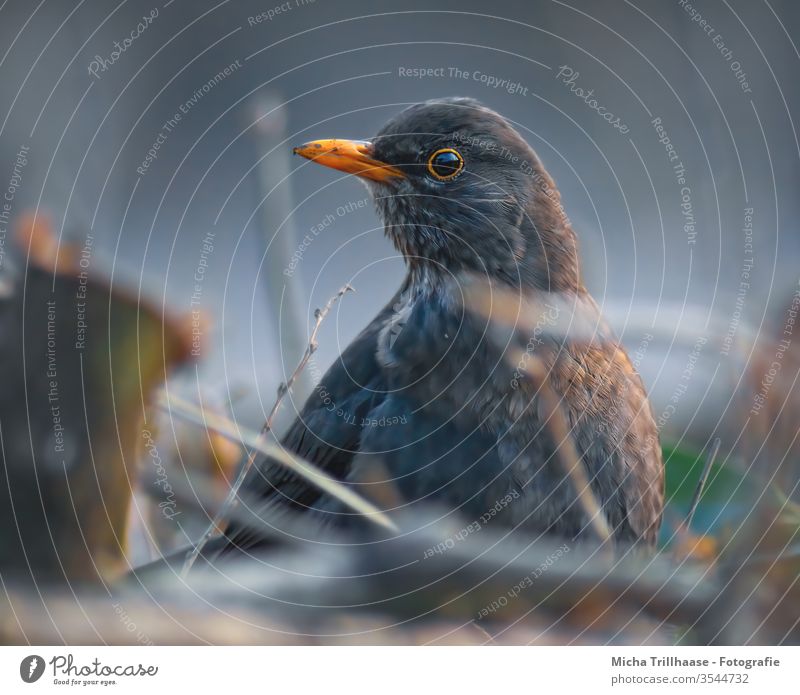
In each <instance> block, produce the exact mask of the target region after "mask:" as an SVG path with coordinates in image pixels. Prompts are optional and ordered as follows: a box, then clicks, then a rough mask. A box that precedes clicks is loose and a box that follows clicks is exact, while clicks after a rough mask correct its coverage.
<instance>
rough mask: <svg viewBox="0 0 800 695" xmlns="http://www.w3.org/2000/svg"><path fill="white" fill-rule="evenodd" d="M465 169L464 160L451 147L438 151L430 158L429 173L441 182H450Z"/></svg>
mask: <svg viewBox="0 0 800 695" xmlns="http://www.w3.org/2000/svg"><path fill="white" fill-rule="evenodd" d="M463 168H464V158H463V157H462V156H461V155H460V154H459V153H458V152H456V151H455V150H453V149H450V148H449V147H448V148H446V149H443V150H436V152H434V153H433V154H432V155H431V156H430V157H428V171H429V172H431V174H432V175H433V176H434V178H436V179H438V180H439V181H449V180H450V179H454V178H455V177H456V176H458V175H459V174H460V173H461V170H462V169H463Z"/></svg>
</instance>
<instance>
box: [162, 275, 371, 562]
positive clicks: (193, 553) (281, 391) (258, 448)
mask: <svg viewBox="0 0 800 695" xmlns="http://www.w3.org/2000/svg"><path fill="white" fill-rule="evenodd" d="M354 291H355V290H354V289H353V288H352V287H351V286H350V285H349V284H347V285H345V286H344V287H342V288H341V289H340V290H339V291H338V292H337V293H336V294H335V295H334V296H333V297H331V298H330V299H329V300H328V301H327V303H326V304H325V306H324V307H322V309H317V310H315V311H314V319H315V323H314V328H313V330H312V331H311V336H310V337H309V339H308V345H306V349H305V351H304V352H303V356H302V357H301V358H300V362H298V364H297V366H296V367H295V369H294V371H293V372H292V373H291V375H290V376H289V379H288V380H287V381H286V382H281V384H280V385H279V386H278V397H277V398H276V400H275V404H274V405H273V406H272V410H271V411H270V413H269V415H268V416H267V419H266V422H264V426H263V427H262V428H261V432H260V433H259V434H258V436H257V437H255V438H254V439H253V440H252V443H251V442H246V441H245V440H243V439H242V440H241V441H243V442H244V443H246V444H248V445H249V446H250V447H251V448H252V450H251V452H250V455H249V456H248V457H247V461H245V464H244V465H243V466H242V469H241V470H240V471H239V475H238V476H236V480H235V482H234V483H233V486H232V487H231V489H230V492H229V493H228V496H227V497H226V498H225V502H224V503H223V504H222V507H221V508H220V510H219V512H217V514H216V515H215V516H214V518H213V519H212V521H211V524H209V526H208V528H207V529H206V531H205V533H204V534H203V536H202V538H200V540H199V541H198V543H197V545H195V546H194V547H193V548H192V549H191V550H190V551H189V552H188V553H187V554H186V561H185V562H184V564H183V570H182V571H181V575H182V576H186V575H187V574H188V572H189V570H190V569H191V568H192V565H193V564H194V563H195V561H196V560H197V558H198V557H199V555H200V553H201V552H202V551H203V548H204V547H205V546H206V543H208V541H210V540H211V539H212V538H213V537H214V536H215V535H217V534H218V533H220V531H219V528H220V525H221V524H223V523H224V522H225V520H226V518H227V517H228V514H229V513H230V511H231V510H232V509H233V508H234V507H235V506H236V504H237V503H238V496H239V489H240V488H241V487H242V484H243V483H244V481H245V478H246V477H247V474H248V473H249V472H250V469H251V468H252V467H253V464H254V463H255V460H256V455H257V454H258V453H259V452H262V453H266V452H265V451H264V447H263V445H264V444H265V443H266V441H267V435H268V434H269V432H271V431H272V425H273V421H274V420H275V415H276V414H277V413H278V409H279V408H280V407H281V403H283V399H284V396H286V394H287V393H288V392H289V390H290V389H291V388H292V386H294V383H295V381H297V378H298V376H300V374H301V373H302V371H303V369H305V367H306V365H307V364H308V361H309V360H310V359H311V355H313V354H314V353H315V352H316V351H317V348H318V347H319V343H318V342H317V334H318V333H319V329H320V326H321V325H322V322H323V321H324V320H325V317H326V316H327V315H328V314H329V313H330V310H331V309H332V308H333V305H334V304H336V302H338V301H339V300H340V299H341V298H342V297H343V296H344V295H345V294H347V293H348V292H354ZM175 402H176V401H175V399H174V398H171V399H170V403H175ZM184 405H188V406H191V404H190V403H186V402H184ZM191 407H193V406H191ZM201 412H202V411H201ZM209 419H210V418H209V416H208V414H205V421H207V420H209ZM205 421H202V422H200V423H199V424H203V425H205V424H206V422H205ZM217 424H220V423H217ZM209 426H211V425H209ZM226 427H227V425H226ZM217 431H219V432H220V434H223V435H226V436H231V435H230V434H227V433H226V432H224V431H222V430H220V429H217ZM232 438H233V439H234V440H237V439H240V437H238V436H237V435H236V434H233V435H232ZM275 448H276V449H277V450H278V451H280V452H281V454H284V458H285V460H283V461H281V463H283V464H284V465H286V466H288V467H291V466H289V465H288V464H287V463H286V460H287V457H286V455H285V452H284V451H283V449H279V448H278V447H275ZM273 455H274V453H273ZM274 457H275V458H277V459H279V460H280V457H279V456H274ZM293 464H294V461H293ZM307 465H310V464H307ZM312 468H313V467H312ZM315 470H316V469H315ZM319 474H321V475H323V476H325V474H324V473H322V472H321V471H319ZM301 475H304V474H303V473H301ZM304 477H306V478H308V477H309V476H308V475H304ZM325 477H326V478H327V477H328V476H325ZM330 480H333V479H332V478H331V479H330ZM312 482H313V481H312ZM315 484H317V485H319V483H315ZM320 487H321V485H320ZM344 489H345V490H347V488H344ZM337 497H339V498H340V499H342V498H341V495H337ZM359 499H360V498H359ZM342 501H344V500H343V499H342ZM351 506H352V505H351Z"/></svg>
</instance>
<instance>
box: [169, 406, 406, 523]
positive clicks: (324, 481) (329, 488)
mask: <svg viewBox="0 0 800 695" xmlns="http://www.w3.org/2000/svg"><path fill="white" fill-rule="evenodd" d="M159 407H161V408H163V409H164V410H166V411H168V412H170V413H172V414H173V415H176V416H178V417H180V418H182V419H183V420H185V421H187V422H191V423H193V424H195V425H199V426H201V427H204V428H206V429H208V430H212V431H214V432H219V433H220V434H221V435H223V436H225V437H228V438H229V439H232V440H235V441H237V442H241V443H242V444H245V445H247V446H249V447H252V448H253V449H255V450H256V451H257V452H260V453H262V454H264V455H265V456H269V457H270V458H272V459H273V460H274V461H275V462H276V463H279V464H280V465H282V466H284V467H285V468H288V469H289V470H290V471H292V473H295V474H296V475H298V476H299V477H301V478H303V479H304V480H307V481H308V482H310V483H311V484H312V485H314V486H316V487H318V488H319V489H320V490H322V491H323V492H326V493H327V494H329V495H331V496H333V497H336V498H337V499H338V500H340V501H341V502H343V503H344V504H345V505H347V506H348V507H349V508H350V509H352V510H353V511H355V512H358V513H359V514H361V515H363V516H364V517H366V518H367V519H369V520H370V521H372V522H373V523H375V524H377V525H378V526H382V527H383V528H386V529H389V530H391V531H397V527H396V526H395V525H394V523H393V522H392V521H391V520H390V519H389V517H387V516H386V514H384V513H383V512H382V511H381V510H380V509H378V508H377V507H376V506H375V505H374V504H372V503H371V502H369V501H368V500H365V499H364V498H363V497H361V496H360V495H358V494H356V493H355V492H353V491H352V490H351V489H350V488H349V487H347V486H346V485H344V484H343V483H341V482H340V481H338V480H337V479H336V478H334V477H332V476H330V475H328V474H327V473H326V472H325V471H323V470H321V469H320V468H317V467H316V466H315V465H314V464H313V463H310V462H309V461H305V460H304V459H302V458H300V457H299V456H295V455H294V454H291V453H289V452H288V451H287V450H286V449H284V448H283V447H281V446H279V445H278V444H272V443H270V442H265V441H259V438H260V437H259V435H258V434H257V433H256V432H255V431H254V430H247V429H244V428H242V427H239V426H238V425H237V424H236V423H235V422H234V421H233V420H231V419H229V418H227V417H224V416H222V415H217V414H216V413H209V412H207V411H204V410H202V409H201V408H199V407H198V406H196V405H194V404H193V403H190V402H189V401H186V400H184V399H182V398H179V397H177V396H170V397H169V399H168V400H167V399H166V398H163V399H162V401H161V402H160V403H159ZM229 496H230V495H229ZM226 499H227V498H226Z"/></svg>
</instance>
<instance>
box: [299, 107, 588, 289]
mask: <svg viewBox="0 0 800 695" xmlns="http://www.w3.org/2000/svg"><path fill="white" fill-rule="evenodd" d="M294 151H295V153H296V154H299V155H301V156H303V157H306V158H307V159H310V160H312V161H314V162H316V163H319V164H323V165H325V166H328V167H332V168H334V169H337V170H340V171H344V172H347V173H351V174H354V175H356V176H358V177H359V178H360V179H362V180H363V181H364V182H365V183H366V184H367V186H368V187H369V189H370V191H371V192H372V195H373V198H374V200H375V203H376V206H377V209H378V213H379V214H380V216H381V218H382V219H383V222H384V225H385V228H386V232H387V234H388V236H389V237H390V238H391V240H392V241H393V242H394V244H395V246H396V247H397V248H398V250H399V251H400V252H401V253H402V254H403V256H404V257H405V259H406V262H407V263H408V265H409V268H410V270H411V274H412V276H416V277H418V278H430V277H434V278H435V277H436V276H442V275H450V276H452V275H454V274H459V273H462V272H470V273H477V274H480V275H482V276H484V277H488V278H489V279H491V280H493V281H499V282H502V283H505V284H510V285H513V286H522V287H525V286H534V287H540V288H543V289H546V290H549V291H562V290H565V289H571V288H573V287H577V286H578V284H579V281H578V272H577V256H576V245H575V238H574V235H573V233H572V230H571V228H570V226H569V222H568V220H567V218H566V216H565V215H564V212H563V208H562V207H561V202H560V197H559V194H558V191H557V189H556V187H555V184H554V183H553V180H552V179H551V178H550V176H549V175H548V174H547V172H546V171H545V169H544V167H543V166H542V163H541V161H540V160H539V158H538V157H537V155H536V153H535V152H534V151H533V149H532V148H531V147H530V146H529V145H528V143H527V142H525V140H524V139H523V138H522V137H521V136H520V135H519V133H518V132H517V131H516V130H515V129H514V128H513V127H512V126H511V124H510V123H509V122H508V121H507V120H506V119H505V118H503V117H502V116H501V115H500V114H498V113H496V112H495V111H492V110H491V109H489V108H486V107H485V106H483V105H482V104H480V103H479V102H477V101H475V100H474V99H468V98H446V99H434V100H431V101H426V102H423V103H420V104H416V105H414V106H411V107H409V108H407V109H405V110H404V111H402V112H401V113H399V114H398V115H397V116H395V117H394V118H393V119H391V120H390V121H389V122H388V123H387V124H386V125H385V126H384V127H383V128H382V129H381V130H380V131H379V132H378V134H377V135H376V136H375V137H374V138H372V140H370V141H354V140H339V139H334V140H316V141H313V142H309V143H306V144H305V145H302V146H300V147H297V148H295V150H294Z"/></svg>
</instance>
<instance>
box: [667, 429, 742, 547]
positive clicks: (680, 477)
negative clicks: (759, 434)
mask: <svg viewBox="0 0 800 695" xmlns="http://www.w3.org/2000/svg"><path fill="white" fill-rule="evenodd" d="M663 452H664V464H665V466H666V480H665V485H666V510H665V521H666V523H665V524H664V526H663V527H662V533H661V537H662V540H663V539H669V538H670V537H671V536H672V533H673V531H674V528H675V526H676V525H677V524H678V523H680V522H681V521H683V520H684V519H685V518H686V515H687V514H688V513H689V508H690V506H691V502H692V496H693V495H694V491H695V489H696V488H697V484H698V482H699V480H700V475H701V473H702V471H703V464H704V462H705V453H704V452H697V451H694V450H692V449H690V448H688V447H676V446H672V445H670V444H665V445H664V446H663ZM747 496H748V490H747V485H745V476H744V475H743V474H742V473H741V472H740V471H739V470H737V469H736V468H734V467H733V466H731V465H729V464H728V465H726V463H725V457H724V456H720V457H718V458H717V460H716V461H715V462H714V464H713V465H712V466H711V473H710V475H709V477H708V482H707V483H706V486H705V490H704V491H703V495H702V497H701V498H700V504H699V506H698V508H697V512H696V513H695V516H694V520H693V521H692V530H693V531H694V532H695V533H698V534H710V535H719V533H720V532H721V531H722V530H723V529H725V528H726V527H730V526H732V525H735V526H738V525H739V523H740V522H741V519H742V514H743V513H744V510H745V509H746V508H747V507H746V504H747V500H746V498H747Z"/></svg>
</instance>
